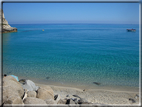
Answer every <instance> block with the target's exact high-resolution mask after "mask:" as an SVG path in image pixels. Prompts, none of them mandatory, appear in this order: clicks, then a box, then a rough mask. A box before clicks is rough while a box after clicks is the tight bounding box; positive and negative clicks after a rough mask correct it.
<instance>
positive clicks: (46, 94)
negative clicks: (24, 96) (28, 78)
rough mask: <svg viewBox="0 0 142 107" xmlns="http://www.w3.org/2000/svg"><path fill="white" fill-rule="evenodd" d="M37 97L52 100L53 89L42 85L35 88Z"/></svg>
mask: <svg viewBox="0 0 142 107" xmlns="http://www.w3.org/2000/svg"><path fill="white" fill-rule="evenodd" d="M37 98H40V99H43V100H46V99H53V100H54V91H53V90H52V88H51V87H49V86H42V87H40V88H39V89H38V90H37Z"/></svg>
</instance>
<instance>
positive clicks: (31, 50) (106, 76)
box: [3, 24, 139, 87]
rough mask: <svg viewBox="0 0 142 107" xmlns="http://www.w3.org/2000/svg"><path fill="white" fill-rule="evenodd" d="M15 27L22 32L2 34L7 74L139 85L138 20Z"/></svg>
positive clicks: (52, 79)
mask: <svg viewBox="0 0 142 107" xmlns="http://www.w3.org/2000/svg"><path fill="white" fill-rule="evenodd" d="M11 26H13V27H17V28H18V32H14V33H5V34H3V73H6V74H9V75H10V74H13V75H17V76H22V77H26V78H30V77H32V78H35V79H37V80H39V81H40V80H45V81H51V82H57V83H64V84H72V83H74V84H76V85H87V84H93V82H100V83H101V85H104V86H105V85H106V86H108V85H111V86H134V87H138V85H139V25H122V24H117V25H115V24H30V25H27V24H23V25H22V24H17V25H16V24H15V25H14V24H13V25H12V24H11ZM128 28H135V29H136V32H127V31H126V29H128ZM42 29H44V31H42ZM46 77H49V78H48V79H46Z"/></svg>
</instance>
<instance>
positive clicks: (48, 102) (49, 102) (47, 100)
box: [44, 99, 57, 104]
mask: <svg viewBox="0 0 142 107" xmlns="http://www.w3.org/2000/svg"><path fill="white" fill-rule="evenodd" d="M44 101H45V102H46V104H57V103H56V101H55V100H53V99H46V100H44Z"/></svg>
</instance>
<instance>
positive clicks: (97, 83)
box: [93, 82, 101, 85]
mask: <svg viewBox="0 0 142 107" xmlns="http://www.w3.org/2000/svg"><path fill="white" fill-rule="evenodd" d="M93 83H94V84H96V85H100V84H101V83H99V82H93Z"/></svg>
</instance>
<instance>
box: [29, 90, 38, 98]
mask: <svg viewBox="0 0 142 107" xmlns="http://www.w3.org/2000/svg"><path fill="white" fill-rule="evenodd" d="M27 97H36V92H35V91H28V92H27Z"/></svg>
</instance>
